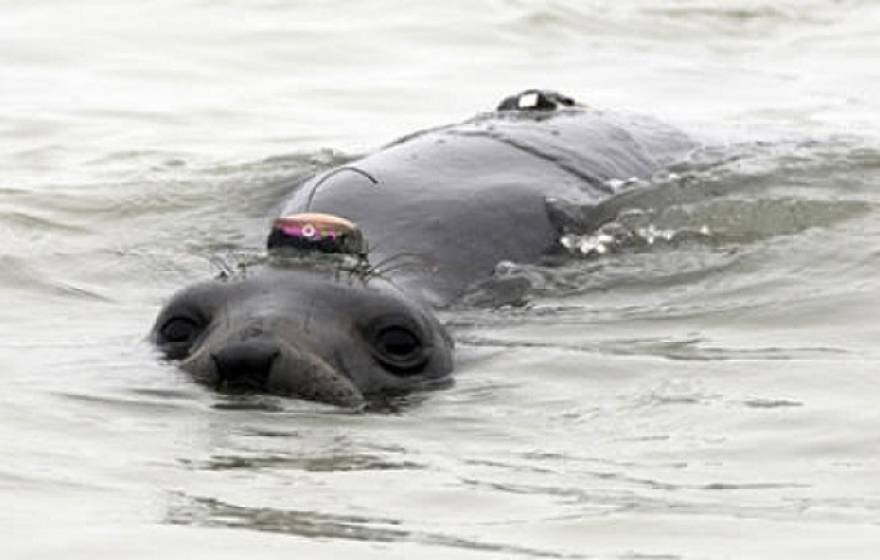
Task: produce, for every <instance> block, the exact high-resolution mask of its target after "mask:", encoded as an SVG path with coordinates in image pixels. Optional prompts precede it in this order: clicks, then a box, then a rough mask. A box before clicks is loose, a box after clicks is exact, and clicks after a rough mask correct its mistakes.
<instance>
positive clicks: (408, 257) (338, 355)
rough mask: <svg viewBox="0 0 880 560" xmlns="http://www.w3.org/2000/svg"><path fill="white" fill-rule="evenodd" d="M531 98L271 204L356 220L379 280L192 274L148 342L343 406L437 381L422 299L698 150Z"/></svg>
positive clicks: (581, 219) (442, 295)
mask: <svg viewBox="0 0 880 560" xmlns="http://www.w3.org/2000/svg"><path fill="white" fill-rule="evenodd" d="M526 98H528V100H529V101H534V96H533V95H531V94H530V93H529V92H526V93H525V94H520V95H519V96H512V97H511V98H508V99H507V100H505V101H504V104H503V105H502V108H503V109H504V110H500V111H496V112H493V113H487V114H484V115H480V116H478V117H476V118H475V119H472V120H470V121H466V122H464V123H461V124H457V125H451V126H447V127H441V128H437V129H432V130H428V131H424V132H420V133H417V134H414V135H411V136H409V137H406V138H403V139H401V140H398V141H396V142H394V143H392V144H390V145H389V146H386V147H385V148H383V149H381V150H379V151H377V152H376V153H374V154H372V155H369V156H367V157H365V158H362V159H360V160H357V161H355V162H353V163H350V164H348V165H347V166H345V167H350V168H351V167H356V170H357V172H356V171H352V170H351V169H349V170H328V171H325V172H323V173H320V174H318V175H316V176H314V177H311V178H308V179H306V180H304V181H301V182H299V183H297V184H295V185H292V186H291V196H290V197H289V199H288V200H287V201H286V202H284V203H283V205H282V211H281V212H280V215H291V214H295V213H300V212H307V211H312V212H324V213H330V214H335V215H337V216H341V217H344V218H347V219H349V220H351V221H353V222H355V223H357V224H358V226H359V227H360V228H361V230H362V231H363V233H364V235H365V237H366V239H367V241H368V243H369V245H370V251H369V259H370V262H371V263H372V264H373V265H375V266H377V268H379V269H382V270H383V273H382V275H381V278H380V277H375V276H374V277H372V279H371V280H369V281H366V282H361V281H356V282H352V281H350V280H349V281H345V282H342V281H339V280H338V279H336V278H335V276H334V275H333V274H328V273H327V271H326V270H324V271H322V270H317V269H316V270H309V269H307V268H302V267H298V268H296V269H273V268H271V267H269V268H268V269H266V270H264V271H262V272H257V273H256V274H249V276H248V278H247V279H245V280H238V281H228V282H219V281H218V282H208V283H205V284H200V285H197V286H195V287H192V288H189V289H187V290H184V291H183V292H181V293H179V294H178V295H176V296H175V297H174V298H173V299H172V301H171V302H169V303H168V305H167V306H166V307H165V309H164V310H163V311H162V313H161V314H160V316H159V318H158V320H157V322H156V324H155V327H154V330H153V337H154V339H155V340H156V342H157V344H158V346H159V348H160V349H162V350H163V351H165V353H166V355H168V357H169V358H172V359H175V360H180V364H181V367H182V368H183V369H185V370H187V371H189V372H191V373H192V374H193V376H194V377H195V379H197V380H199V381H202V382H204V383H207V384H209V385H212V386H216V387H218V388H220V389H233V390H235V389H244V390H252V391H257V392H268V393H273V394H281V395H289V396H294V397H298V398H303V399H310V400H317V401H323V402H329V403H333V404H338V405H343V406H359V405H361V404H362V403H364V402H371V401H374V400H376V399H378V398H381V397H384V396H386V395H389V394H402V393H407V392H410V391H413V390H421V389H426V388H433V387H437V386H440V385H442V384H443V382H444V381H448V379H449V374H450V372H451V370H452V342H451V340H450V339H449V337H448V336H447V335H446V334H445V332H444V330H443V327H442V326H441V325H440V324H439V323H438V321H437V320H436V319H435V318H434V316H433V315H432V313H431V311H430V307H437V306H445V305H448V304H450V303H452V302H456V301H461V296H462V295H463V294H467V293H468V292H469V290H472V289H473V287H474V286H480V285H483V284H485V283H487V282H489V283H491V281H492V278H493V276H492V273H493V270H494V268H495V266H496V264H498V263H499V262H501V261H514V262H520V263H528V262H535V261H537V260H539V259H540V258H541V257H542V256H543V255H545V254H547V253H548V252H550V251H553V250H554V248H558V239H559V236H560V233H561V232H562V230H564V229H568V230H570V229H571V228H572V227H574V228H575V229H581V230H583V231H589V230H590V229H591V228H595V227H597V226H598V225H600V224H601V220H602V212H601V209H602V205H603V204H604V203H605V202H606V201H608V200H611V199H613V198H614V196H613V195H614V192H613V190H612V189H610V188H609V187H608V185H607V181H608V180H609V179H613V178H620V179H628V178H630V177H645V176H647V175H649V174H650V173H652V172H653V171H655V170H657V169H658V168H659V167H662V166H663V165H665V164H668V163H671V162H672V161H675V160H677V159H680V158H681V157H682V156H683V155H684V154H686V153H687V152H688V151H689V150H691V149H692V148H693V147H694V144H693V143H692V142H691V141H690V140H689V139H688V138H687V137H686V136H685V135H683V134H682V133H681V132H679V131H678V130H676V129H674V128H672V127H669V126H666V125H663V124H661V123H659V122H657V121H655V120H653V119H650V118H646V117H638V116H629V115H620V114H616V113H609V112H603V111H597V110H591V109H584V108H574V107H570V104H569V103H567V102H565V99H566V98H564V97H561V96H556V97H554V94H552V93H548V92H540V93H539V95H538V98H539V99H538V105H537V107H538V108H537V109H536V108H534V107H531V106H528V107H524V108H517V105H518V100H519V99H526ZM569 101H570V100H569ZM366 175H369V176H371V177H373V178H375V180H376V181H377V183H376V184H373V183H372V182H371V181H369V180H368V179H367V178H366V177H365V176H366ZM558 204H561V205H562V207H565V208H576V209H578V211H577V212H575V213H574V214H576V216H577V217H578V218H577V220H575V221H576V222H578V223H576V224H574V226H573V225H572V223H571V220H570V219H569V220H568V221H567V222H566V220H562V221H560V220H559V219H558V217H559V216H558V212H555V211H554V207H555V206H554V205H558ZM569 214H570V213H569ZM569 218H570V216H569ZM267 233H268V232H267ZM389 259H390V260H389ZM381 263H387V264H385V265H383V264H381ZM504 289H505V288H504V287H502V289H501V290H500V291H499V293H501V292H503V291H504ZM516 291H517V290H514V292H516ZM518 295H519V294H517V293H514V298H516V297H518ZM501 302H502V303H503V298H502V300H501ZM386 323H387V324H386ZM383 329H384V330H383ZM380 333H381V334H380ZM395 354H396V355H395Z"/></svg>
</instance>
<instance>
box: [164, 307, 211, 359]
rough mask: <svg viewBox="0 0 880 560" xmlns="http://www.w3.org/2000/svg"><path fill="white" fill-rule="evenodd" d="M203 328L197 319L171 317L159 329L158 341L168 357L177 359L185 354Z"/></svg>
mask: <svg viewBox="0 0 880 560" xmlns="http://www.w3.org/2000/svg"><path fill="white" fill-rule="evenodd" d="M203 330H204V327H203V326H202V324H201V323H200V322H198V321H195V320H193V319H190V318H188V317H172V318H171V319H168V320H167V321H165V324H164V325H162V327H161V328H160V329H159V337H158V338H159V341H158V342H159V344H160V345H161V346H162V347H163V350H164V351H165V353H166V354H167V356H168V357H169V358H170V359H172V360H178V359H181V358H183V357H185V356H186V353H187V352H188V351H189V348H190V346H192V343H193V342H195V340H196V338H197V337H198V336H199V335H200V334H201V333H202V331H203Z"/></svg>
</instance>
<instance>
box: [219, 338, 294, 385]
mask: <svg viewBox="0 0 880 560" xmlns="http://www.w3.org/2000/svg"><path fill="white" fill-rule="evenodd" d="M280 356H281V351H280V350H279V349H278V347H277V346H275V345H274V344H268V343H263V342H241V343H235V344H230V345H228V346H226V347H224V348H223V349H222V350H220V351H219V352H215V353H213V354H211V359H212V360H213V362H214V367H215V369H216V371H217V385H218V387H225V388H228V389H256V390H262V389H265V388H266V385H267V384H268V381H269V374H270V373H271V371H272V366H273V365H274V364H275V361H276V360H277V359H278V358H279V357H280Z"/></svg>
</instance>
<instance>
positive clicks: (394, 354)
mask: <svg viewBox="0 0 880 560" xmlns="http://www.w3.org/2000/svg"><path fill="white" fill-rule="evenodd" d="M375 350H376V352H375V354H376V358H377V359H378V360H379V361H380V362H382V363H383V364H384V365H385V366H386V367H388V369H390V370H391V371H393V372H394V373H399V374H406V373H416V372H417V371H418V370H420V369H421V368H422V367H423V366H424V365H425V362H427V360H428V356H427V352H426V351H425V347H424V345H423V344H422V341H421V340H420V339H419V337H418V335H416V334H415V333H414V332H412V331H411V330H410V329H408V328H406V327H402V326H398V325H393V326H387V327H384V328H383V329H381V330H379V332H378V333H377V334H376V341H375Z"/></svg>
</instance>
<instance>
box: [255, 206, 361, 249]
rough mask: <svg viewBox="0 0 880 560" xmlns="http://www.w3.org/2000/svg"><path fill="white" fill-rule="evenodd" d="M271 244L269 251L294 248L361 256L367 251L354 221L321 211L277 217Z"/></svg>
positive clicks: (268, 243)
mask: <svg viewBox="0 0 880 560" xmlns="http://www.w3.org/2000/svg"><path fill="white" fill-rule="evenodd" d="M267 245H268V248H269V250H273V249H276V248H279V247H290V248H294V249H299V250H303V251H318V252H321V253H348V254H353V255H361V254H363V253H365V252H366V246H365V244H364V238H363V235H362V234H361V230H360V228H358V227H357V225H355V224H354V222H352V221H350V220H347V219H345V218H342V217H340V216H334V215H333V214H321V213H318V212H308V213H303V214H292V215H290V216H284V217H281V218H278V219H276V220H275V222H274V223H273V224H272V232H271V233H270V234H269V239H268V242H267Z"/></svg>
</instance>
